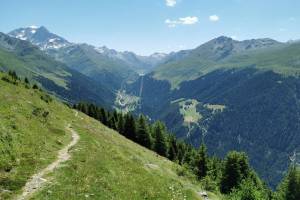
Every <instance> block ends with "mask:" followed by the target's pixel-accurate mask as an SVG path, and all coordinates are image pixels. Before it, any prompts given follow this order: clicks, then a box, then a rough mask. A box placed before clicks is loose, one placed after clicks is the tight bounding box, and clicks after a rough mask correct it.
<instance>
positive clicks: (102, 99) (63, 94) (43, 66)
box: [0, 33, 114, 105]
mask: <svg viewBox="0 0 300 200" xmlns="http://www.w3.org/2000/svg"><path fill="white" fill-rule="evenodd" d="M0 69H1V70H5V71H7V70H15V71H16V72H17V73H18V74H19V75H20V76H22V77H25V76H26V77H28V78H30V79H32V80H35V81H37V82H39V83H40V84H41V85H42V86H43V87H44V88H45V89H47V90H49V91H51V92H53V93H55V94H56V95H58V96H59V97H60V98H62V99H64V100H66V101H69V102H76V101H80V100H85V101H93V102H98V103H99V104H103V105H109V103H110V102H111V101H113V99H114V94H113V93H112V92H111V91H110V90H108V89H106V88H105V87H104V86H102V85H99V84H97V83H96V82H94V81H92V80H90V79H89V78H88V77H87V76H85V75H83V74H81V73H79V72H77V71H75V70H72V69H70V68H68V67H67V66H66V65H64V64H62V63H60V62H57V61H55V60H54V59H52V58H51V57H49V56H47V55H46V54H45V53H44V52H42V51H40V50H39V49H38V48H37V47H35V46H33V45H31V44H30V43H29V42H27V41H23V40H19V39H15V38H12V37H9V36H7V35H5V34H3V33H0Z"/></svg>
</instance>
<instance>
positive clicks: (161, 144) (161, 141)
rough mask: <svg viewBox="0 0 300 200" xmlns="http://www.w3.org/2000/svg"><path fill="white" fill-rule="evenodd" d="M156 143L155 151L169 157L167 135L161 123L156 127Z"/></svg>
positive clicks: (156, 124) (157, 123)
mask: <svg viewBox="0 0 300 200" xmlns="http://www.w3.org/2000/svg"><path fill="white" fill-rule="evenodd" d="M154 135H155V143H154V150H155V151H156V153H158V154H159V155H161V156H165V157H167V156H168V146H167V140H166V135H165V127H164V125H163V124H162V123H161V122H156V123H155V125H154Z"/></svg>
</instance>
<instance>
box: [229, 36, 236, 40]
mask: <svg viewBox="0 0 300 200" xmlns="http://www.w3.org/2000/svg"><path fill="white" fill-rule="evenodd" d="M230 37H231V38H232V39H233V40H237V39H238V37H237V36H236V35H232V36H230Z"/></svg>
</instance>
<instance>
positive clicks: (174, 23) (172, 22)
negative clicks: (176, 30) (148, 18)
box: [165, 16, 198, 28]
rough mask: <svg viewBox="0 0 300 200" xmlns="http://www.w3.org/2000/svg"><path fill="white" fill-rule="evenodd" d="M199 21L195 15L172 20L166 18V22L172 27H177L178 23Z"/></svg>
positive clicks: (185, 23)
mask: <svg viewBox="0 0 300 200" xmlns="http://www.w3.org/2000/svg"><path fill="white" fill-rule="evenodd" d="M197 22H198V17H195V16H192V17H191V16H188V17H181V18H179V19H177V20H170V19H166V20H165V23H166V24H167V25H168V26H169V27H171V28H172V27H176V26H177V25H192V24H196V23H197Z"/></svg>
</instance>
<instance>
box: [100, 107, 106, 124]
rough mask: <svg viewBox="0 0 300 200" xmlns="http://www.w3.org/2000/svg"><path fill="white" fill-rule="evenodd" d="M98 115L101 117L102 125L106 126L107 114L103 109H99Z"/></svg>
mask: <svg viewBox="0 0 300 200" xmlns="http://www.w3.org/2000/svg"><path fill="white" fill-rule="evenodd" d="M100 115H101V118H102V119H101V122H102V123H103V124H104V125H107V124H108V119H107V113H106V111H105V110H104V108H100Z"/></svg>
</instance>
